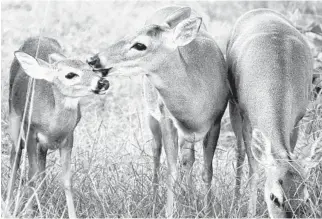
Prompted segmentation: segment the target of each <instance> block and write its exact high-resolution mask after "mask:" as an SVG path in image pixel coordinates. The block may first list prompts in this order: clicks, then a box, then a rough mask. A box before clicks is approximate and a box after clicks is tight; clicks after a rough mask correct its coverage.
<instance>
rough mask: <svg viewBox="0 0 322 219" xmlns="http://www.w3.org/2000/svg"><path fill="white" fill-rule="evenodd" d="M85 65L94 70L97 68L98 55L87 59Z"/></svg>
mask: <svg viewBox="0 0 322 219" xmlns="http://www.w3.org/2000/svg"><path fill="white" fill-rule="evenodd" d="M86 62H87V64H89V65H90V66H92V67H94V68H97V67H98V66H99V63H100V59H99V58H98V55H95V56H92V57H89V58H88V59H87V60H86Z"/></svg>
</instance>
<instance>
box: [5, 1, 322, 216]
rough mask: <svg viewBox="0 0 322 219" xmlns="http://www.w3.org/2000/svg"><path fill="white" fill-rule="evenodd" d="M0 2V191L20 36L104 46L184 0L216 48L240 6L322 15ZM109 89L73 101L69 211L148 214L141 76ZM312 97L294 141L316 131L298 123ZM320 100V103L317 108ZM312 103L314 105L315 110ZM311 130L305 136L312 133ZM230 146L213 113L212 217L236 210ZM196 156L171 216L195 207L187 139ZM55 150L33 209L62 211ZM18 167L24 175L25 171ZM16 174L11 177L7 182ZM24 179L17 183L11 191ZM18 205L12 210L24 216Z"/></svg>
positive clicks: (304, 6)
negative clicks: (217, 131)
mask: <svg viewBox="0 0 322 219" xmlns="http://www.w3.org/2000/svg"><path fill="white" fill-rule="evenodd" d="M46 4H47V2H43V1H36V2H9V1H8V2H2V3H1V10H2V16H1V22H2V33H1V34H2V42H1V43H2V47H1V57H2V60H1V72H2V74H1V127H2V130H1V139H2V140H1V196H2V199H5V197H6V188H7V183H8V177H9V174H10V165H9V154H10V148H11V146H12V143H11V140H10V138H9V136H8V88H9V84H8V78H9V68H10V64H11V61H12V59H13V52H14V51H16V50H17V49H18V48H19V47H20V45H22V43H23V41H24V40H25V39H26V38H27V37H30V36H35V35H38V34H39V33H40V30H41V29H42V27H43V26H42V25H43V24H44V29H43V33H42V34H43V35H45V36H50V37H54V38H56V39H58V40H59V41H60V42H61V44H62V45H63V46H64V48H65V52H66V55H67V56H70V57H77V58H80V59H82V60H84V59H85V58H86V57H87V56H88V55H89V54H94V53H96V52H97V51H98V50H99V49H101V48H104V47H105V46H108V45H109V44H111V43H112V42H113V41H115V40H116V39H118V38H119V37H121V36H123V35H124V34H126V33H128V32H130V31H134V30H135V29H137V28H139V27H141V26H142V25H143V24H144V22H145V19H146V18H148V17H149V15H150V14H151V13H152V12H153V11H155V10H156V9H158V8H160V7H163V6H166V5H169V4H181V5H189V6H191V7H192V8H194V9H195V10H197V11H199V12H200V13H201V14H202V16H203V19H204V20H205V22H207V23H208V25H207V26H208V30H209V32H210V33H211V34H212V36H213V37H214V38H215V39H216V41H217V42H218V44H219V46H220V48H221V49H222V50H223V52H224V51H225V46H226V42H227V39H228V36H229V33H230V30H231V28H232V26H233V24H234V22H235V21H236V19H237V18H238V17H239V16H240V15H242V14H243V13H245V12H246V11H248V10H251V9H253V8H258V7H269V8H272V9H275V10H278V11H280V12H282V13H283V14H285V15H286V16H287V17H289V18H290V19H292V20H293V21H294V22H299V23H301V22H302V23H303V20H302V18H301V17H300V16H297V17H296V16H294V12H295V11H296V10H297V9H299V10H300V11H301V13H308V12H310V11H314V10H315V12H316V13H317V14H322V7H321V5H320V4H319V3H314V2H309V3H305V2H205V1H201V2H192V1H189V2H173V1H169V2H160V1H159V2H135V1H130V2H117V1H114V2H104V1H93V2H90V1H71V2H70V1H68V2H65V1H53V2H50V4H49V6H48V13H47V14H45V11H46V10H45V8H46ZM110 82H111V87H110V90H109V93H108V94H107V95H106V96H103V97H101V96H100V97H94V98H90V99H86V100H84V101H83V104H82V119H81V122H80V123H79V125H78V127H77V128H76V132H75V142H74V149H73V156H72V171H73V192H74V202H75V205H76V212H77V216H78V217H84V218H87V217H151V216H152V210H153V205H152V166H153V163H152V162H153V160H152V152H151V141H152V137H151V134H150V132H149V130H148V126H147V125H146V119H145V117H144V113H143V112H144V102H143V99H142V97H141V93H142V88H141V78H139V77H133V78H125V79H123V80H115V81H110ZM319 104H320V103H319V102H317V101H316V102H312V103H311V109H310V111H309V113H308V116H307V118H308V119H307V120H306V123H304V122H303V127H302V128H301V136H302V137H301V138H300V140H299V144H298V145H299V146H298V147H299V148H301V147H305V146H306V145H308V146H310V145H311V144H312V143H313V142H314V141H316V140H314V138H315V139H317V137H316V136H313V135H311V136H309V135H304V130H305V129H306V127H307V124H312V126H313V127H315V128H314V129H313V131H311V133H313V132H315V133H318V132H321V126H318V123H319V122H320V124H321V117H322V116H321V114H322V113H321V104H320V105H319ZM318 107H320V108H318ZM319 110H320V111H319ZM312 139H313V140H312ZM235 145H236V140H235V137H234V134H233V132H232V129H231V126H230V121H229V117H228V114H227V113H226V114H225V116H224V118H223V120H222V130H221V135H220V139H219V142H218V147H217V151H216V153H215V157H214V160H213V165H214V177H213V186H212V191H213V207H214V209H215V210H216V216H218V217H245V216H246V214H247V200H248V197H249V191H248V190H247V188H246V184H247V180H246V179H247V164H245V171H244V175H243V178H244V182H243V188H242V197H241V201H240V203H239V206H238V208H237V209H236V210H232V211H230V205H231V202H232V200H231V197H232V192H233V189H234V179H235V168H234V166H235ZM195 148H196V162H195V165H194V171H193V180H194V188H195V189H194V190H193V191H191V192H192V197H193V198H188V196H184V195H180V194H178V198H177V207H178V208H177V212H176V215H175V216H177V217H198V216H203V214H202V209H203V198H204V195H205V194H204V191H203V189H202V188H203V183H202V180H201V170H202V165H201V164H202V147H201V145H200V143H198V144H197V145H196V147H195ZM60 167H61V166H60V164H59V156H58V152H57V151H53V152H50V154H49V156H48V158H47V173H48V174H47V179H46V181H47V188H46V191H45V192H44V194H43V196H42V197H39V198H38V200H39V202H40V203H41V204H40V207H41V211H37V212H36V215H35V216H37V217H45V218H60V217H67V216H68V213H67V206H66V202H65V196H64V192H63V189H62V186H61V181H60V178H59V174H60V169H61V168H60ZM321 170H322V167H321V165H320V166H319V167H318V168H316V169H314V170H313V171H312V173H311V176H310V177H311V178H310V180H309V181H308V184H309V188H310V194H311V197H312V203H311V206H310V209H311V210H312V211H313V213H314V214H311V215H307V217H312V218H313V217H322V209H321V207H320V206H322V203H321V202H322V198H321V192H320V191H321V190H322V182H321V181H322V180H321V179H322V176H321V175H322V174H321ZM24 173H25V174H23V175H22V177H23V179H26V171H25V172H24ZM263 181H264V178H263V177H262V179H261V183H260V188H261V191H260V193H259V199H258V205H257V206H258V212H257V213H258V216H263V217H267V216H268V214H267V209H266V204H265V202H264V199H263V191H262V188H263ZM17 183H18V182H17ZM165 186H166V162H165V158H164V153H163V156H162V165H161V171H160V189H159V203H158V205H157V206H156V209H155V212H156V217H164V216H165V210H164V204H165V201H166V187H165ZM25 190H26V188H25V187H22V189H21V191H22V192H23V191H25ZM25 213H26V212H24V211H22V212H20V213H18V214H17V215H15V216H16V217H24V216H26V214H25Z"/></svg>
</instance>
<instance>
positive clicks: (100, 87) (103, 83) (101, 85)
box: [93, 78, 110, 94]
mask: <svg viewBox="0 0 322 219" xmlns="http://www.w3.org/2000/svg"><path fill="white" fill-rule="evenodd" d="M109 87H110V82H109V81H108V80H106V79H105V78H101V79H100V80H99V81H98V82H97V86H96V89H95V90H94V91H93V92H94V93H95V94H99V93H101V92H102V91H106V90H107V89H108V88H109Z"/></svg>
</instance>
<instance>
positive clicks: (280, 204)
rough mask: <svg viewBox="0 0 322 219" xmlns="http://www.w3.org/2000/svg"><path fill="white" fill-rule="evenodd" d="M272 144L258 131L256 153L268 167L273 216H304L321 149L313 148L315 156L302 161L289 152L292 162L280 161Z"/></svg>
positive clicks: (268, 197)
mask: <svg viewBox="0 0 322 219" xmlns="http://www.w3.org/2000/svg"><path fill="white" fill-rule="evenodd" d="M272 147H273V145H271V140H270V139H268V138H267V137H266V136H265V134H264V133H263V132H262V131H260V130H258V129H254V130H253V134H252V145H251V148H252V153H253V155H254V157H255V159H256V160H257V161H258V162H259V163H261V164H263V165H264V168H265V172H266V182H265V201H266V203H267V206H268V211H269V214H270V216H272V217H274V218H285V217H293V216H295V215H296V216H299V215H301V213H303V210H304V208H303V207H304V205H303V204H304V203H305V202H306V201H307V200H308V198H309V194H308V189H307V186H306V181H307V179H308V177H309V172H310V170H311V168H313V167H315V166H316V165H317V164H318V163H319V161H317V160H320V159H321V158H322V151H321V148H320V149H318V148H317V147H316V148H312V150H311V153H309V154H305V155H304V154H303V153H302V156H301V157H300V158H299V157H297V156H296V155H294V154H293V153H291V152H289V153H288V154H289V157H288V159H280V158H279V155H278V152H276V154H273V153H272Z"/></svg>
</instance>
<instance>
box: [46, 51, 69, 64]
mask: <svg viewBox="0 0 322 219" xmlns="http://www.w3.org/2000/svg"><path fill="white" fill-rule="evenodd" d="M48 59H49V63H50V64H53V63H55V62H58V61H61V60H64V59H66V57H65V56H64V55H62V54H59V53H51V54H49V55H48Z"/></svg>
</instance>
